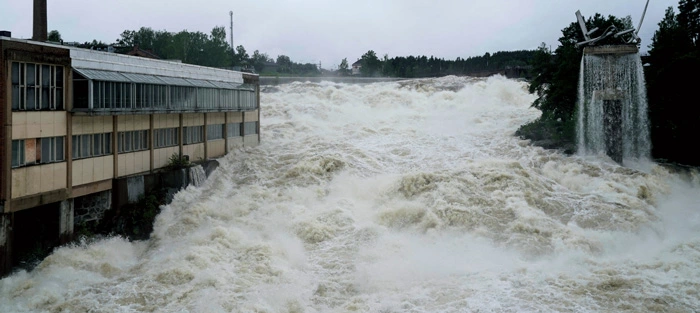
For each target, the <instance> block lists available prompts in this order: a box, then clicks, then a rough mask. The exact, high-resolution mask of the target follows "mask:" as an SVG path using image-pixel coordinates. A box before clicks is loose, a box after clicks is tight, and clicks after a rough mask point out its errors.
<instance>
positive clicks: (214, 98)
mask: <svg viewBox="0 0 700 313" xmlns="http://www.w3.org/2000/svg"><path fill="white" fill-rule="evenodd" d="M218 107H219V90H217V89H213V88H199V89H197V108H199V109H216V108H218Z"/></svg>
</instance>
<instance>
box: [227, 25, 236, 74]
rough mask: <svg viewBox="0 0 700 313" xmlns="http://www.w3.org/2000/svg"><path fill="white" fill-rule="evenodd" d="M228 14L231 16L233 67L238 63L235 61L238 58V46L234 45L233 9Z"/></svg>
mask: <svg viewBox="0 0 700 313" xmlns="http://www.w3.org/2000/svg"><path fill="white" fill-rule="evenodd" d="M228 14H229V15H230V16H231V69H233V66H235V65H236V64H235V63H234V62H235V60H236V46H234V45H233V11H229V12H228Z"/></svg>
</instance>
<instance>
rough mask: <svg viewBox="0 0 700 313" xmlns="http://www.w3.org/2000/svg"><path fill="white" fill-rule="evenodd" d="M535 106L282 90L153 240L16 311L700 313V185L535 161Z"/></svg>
mask: <svg viewBox="0 0 700 313" xmlns="http://www.w3.org/2000/svg"><path fill="white" fill-rule="evenodd" d="M526 89H527V86H526V84H525V83H523V82H518V81H515V80H508V79H505V78H503V77H492V78H488V79H473V78H457V77H446V78H440V79H424V80H411V81H404V82H391V83H374V84H367V85H346V84H335V83H320V84H312V83H293V84H288V85H282V86H279V87H276V88H270V87H266V88H265V90H264V91H263V93H262V94H261V107H262V109H261V110H262V111H261V112H262V118H261V134H262V144H261V145H260V146H258V147H255V148H244V149H240V150H236V151H233V152H231V153H230V154H228V155H227V156H226V157H224V158H223V159H221V160H220V163H221V166H220V167H219V168H218V169H217V170H216V171H215V172H214V173H213V174H212V176H211V177H210V178H209V179H208V180H207V181H206V182H204V183H203V184H201V185H200V186H199V187H193V186H190V187H188V188H187V189H185V190H183V191H181V192H180V193H178V194H177V195H176V196H175V199H174V201H173V203H171V204H170V205H167V206H165V207H164V208H163V212H162V213H161V214H160V215H159V216H158V217H157V219H156V222H155V230H154V232H153V234H152V236H151V239H150V240H148V241H145V242H134V243H130V242H128V241H126V240H124V239H122V238H108V239H101V240H98V241H95V242H86V243H82V244H76V245H73V246H70V247H63V248H60V249H57V250H56V251H55V252H54V253H53V254H52V255H50V256H49V257H48V258H46V259H45V260H44V261H43V262H42V263H41V264H40V265H39V266H38V267H37V268H36V269H35V270H34V271H32V272H23V271H22V272H17V273H14V274H13V275H11V276H9V277H7V278H5V279H3V280H2V281H0V312H377V313H379V312H386V313H388V312H698V310H699V309H698V308H700V209H699V208H698V207H699V206H700V192H698V191H700V176H699V175H698V174H697V173H696V172H692V171H691V172H686V173H673V172H672V171H670V170H667V169H666V168H664V167H662V166H659V165H656V164H653V163H648V164H637V166H636V169H630V168H625V167H620V166H618V165H617V164H615V163H614V162H613V161H612V160H610V159H609V158H606V157H604V156H601V157H581V156H566V155H563V154H561V153H558V152H555V151H547V150H543V149H541V148H537V147H533V146H530V145H529V143H528V142H527V141H523V140H520V139H518V138H517V137H515V136H514V135H513V133H514V132H515V130H516V129H517V128H518V127H519V126H520V125H522V124H524V123H526V122H528V121H532V120H534V119H535V118H537V117H538V116H539V115H540V112H539V111H537V110H535V109H533V108H531V107H530V104H531V103H532V101H533V100H534V99H533V96H532V95H530V94H528V92H527V90H526Z"/></svg>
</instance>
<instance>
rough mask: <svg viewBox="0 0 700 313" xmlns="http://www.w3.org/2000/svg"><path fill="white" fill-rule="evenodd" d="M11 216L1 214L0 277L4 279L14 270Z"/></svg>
mask: <svg viewBox="0 0 700 313" xmlns="http://www.w3.org/2000/svg"><path fill="white" fill-rule="evenodd" d="M11 220H12V215H11V214H0V277H4V276H5V275H7V274H8V273H10V270H11V269H12V246H11V245H12V237H11V232H12V227H11V226H10V225H11V223H10V221H11Z"/></svg>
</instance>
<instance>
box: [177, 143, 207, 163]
mask: <svg viewBox="0 0 700 313" xmlns="http://www.w3.org/2000/svg"><path fill="white" fill-rule="evenodd" d="M182 155H188V156H189V157H190V162H197V161H200V160H204V143H196V144H192V145H185V146H182Z"/></svg>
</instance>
